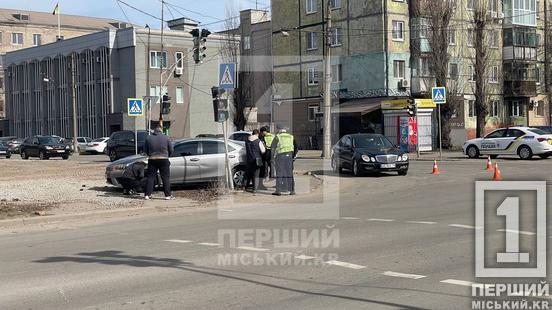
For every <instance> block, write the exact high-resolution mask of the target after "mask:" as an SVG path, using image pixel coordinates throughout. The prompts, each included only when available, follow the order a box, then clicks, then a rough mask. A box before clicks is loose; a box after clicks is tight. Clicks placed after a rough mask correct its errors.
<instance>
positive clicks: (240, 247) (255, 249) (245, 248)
mask: <svg viewBox="0 0 552 310" xmlns="http://www.w3.org/2000/svg"><path fill="white" fill-rule="evenodd" d="M238 249H240V250H246V251H257V252H264V251H268V250H269V249H263V248H255V247H251V246H239V247H238Z"/></svg>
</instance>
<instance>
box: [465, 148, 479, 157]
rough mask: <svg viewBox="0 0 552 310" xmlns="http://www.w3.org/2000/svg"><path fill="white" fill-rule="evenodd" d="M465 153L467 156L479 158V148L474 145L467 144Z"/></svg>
mask: <svg viewBox="0 0 552 310" xmlns="http://www.w3.org/2000/svg"><path fill="white" fill-rule="evenodd" d="M466 153H467V154H468V157H469V158H479V149H478V148H477V146H475V145H470V146H468V149H467V150H466Z"/></svg>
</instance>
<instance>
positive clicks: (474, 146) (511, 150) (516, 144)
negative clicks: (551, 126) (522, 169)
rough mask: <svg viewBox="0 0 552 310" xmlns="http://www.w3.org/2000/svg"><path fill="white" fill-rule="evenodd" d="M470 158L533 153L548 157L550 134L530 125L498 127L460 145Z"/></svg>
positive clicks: (528, 156) (551, 142)
mask: <svg viewBox="0 0 552 310" xmlns="http://www.w3.org/2000/svg"><path fill="white" fill-rule="evenodd" d="M462 148H463V150H464V154H466V155H468V157H470V158H477V157H479V155H490V156H491V158H496V157H497V156H498V155H518V156H519V157H520V158H521V159H531V158H532V157H533V155H538V156H540V157H541V158H548V157H550V155H552V134H548V133H547V132H545V131H543V130H541V129H537V128H530V127H510V128H500V129H497V130H495V131H493V132H491V133H489V134H488V135H487V136H485V137H484V138H477V139H472V140H468V141H466V142H465V143H464V146H463V147H462Z"/></svg>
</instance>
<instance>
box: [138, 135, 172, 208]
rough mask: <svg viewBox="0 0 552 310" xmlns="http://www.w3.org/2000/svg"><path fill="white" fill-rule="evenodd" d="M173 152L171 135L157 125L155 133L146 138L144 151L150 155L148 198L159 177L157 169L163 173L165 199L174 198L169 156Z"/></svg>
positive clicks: (147, 174)
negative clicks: (166, 134)
mask: <svg viewBox="0 0 552 310" xmlns="http://www.w3.org/2000/svg"><path fill="white" fill-rule="evenodd" d="M172 152H173V145H172V143H171V140H170V139H169V137H167V136H165V135H164V134H163V129H162V128H161V126H159V125H158V126H157V127H156V128H155V130H154V131H153V134H152V135H150V136H148V137H147V138H146V143H145V144H144V153H146V154H147V155H148V171H147V173H146V176H147V178H148V182H147V186H146V195H145V198H146V200H149V199H150V198H151V194H152V193H153V186H154V185H155V179H156V177H157V171H159V174H160V175H161V181H162V182H163V192H164V193H165V199H167V200H170V199H174V198H173V196H172V195H171V182H170V174H171V170H170V167H171V162H170V161H169V157H170V156H171V154H172Z"/></svg>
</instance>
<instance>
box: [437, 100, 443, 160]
mask: <svg viewBox="0 0 552 310" xmlns="http://www.w3.org/2000/svg"><path fill="white" fill-rule="evenodd" d="M438 108H439V158H440V159H443V132H442V131H441V127H442V126H441V105H440V104H439V107H438Z"/></svg>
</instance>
